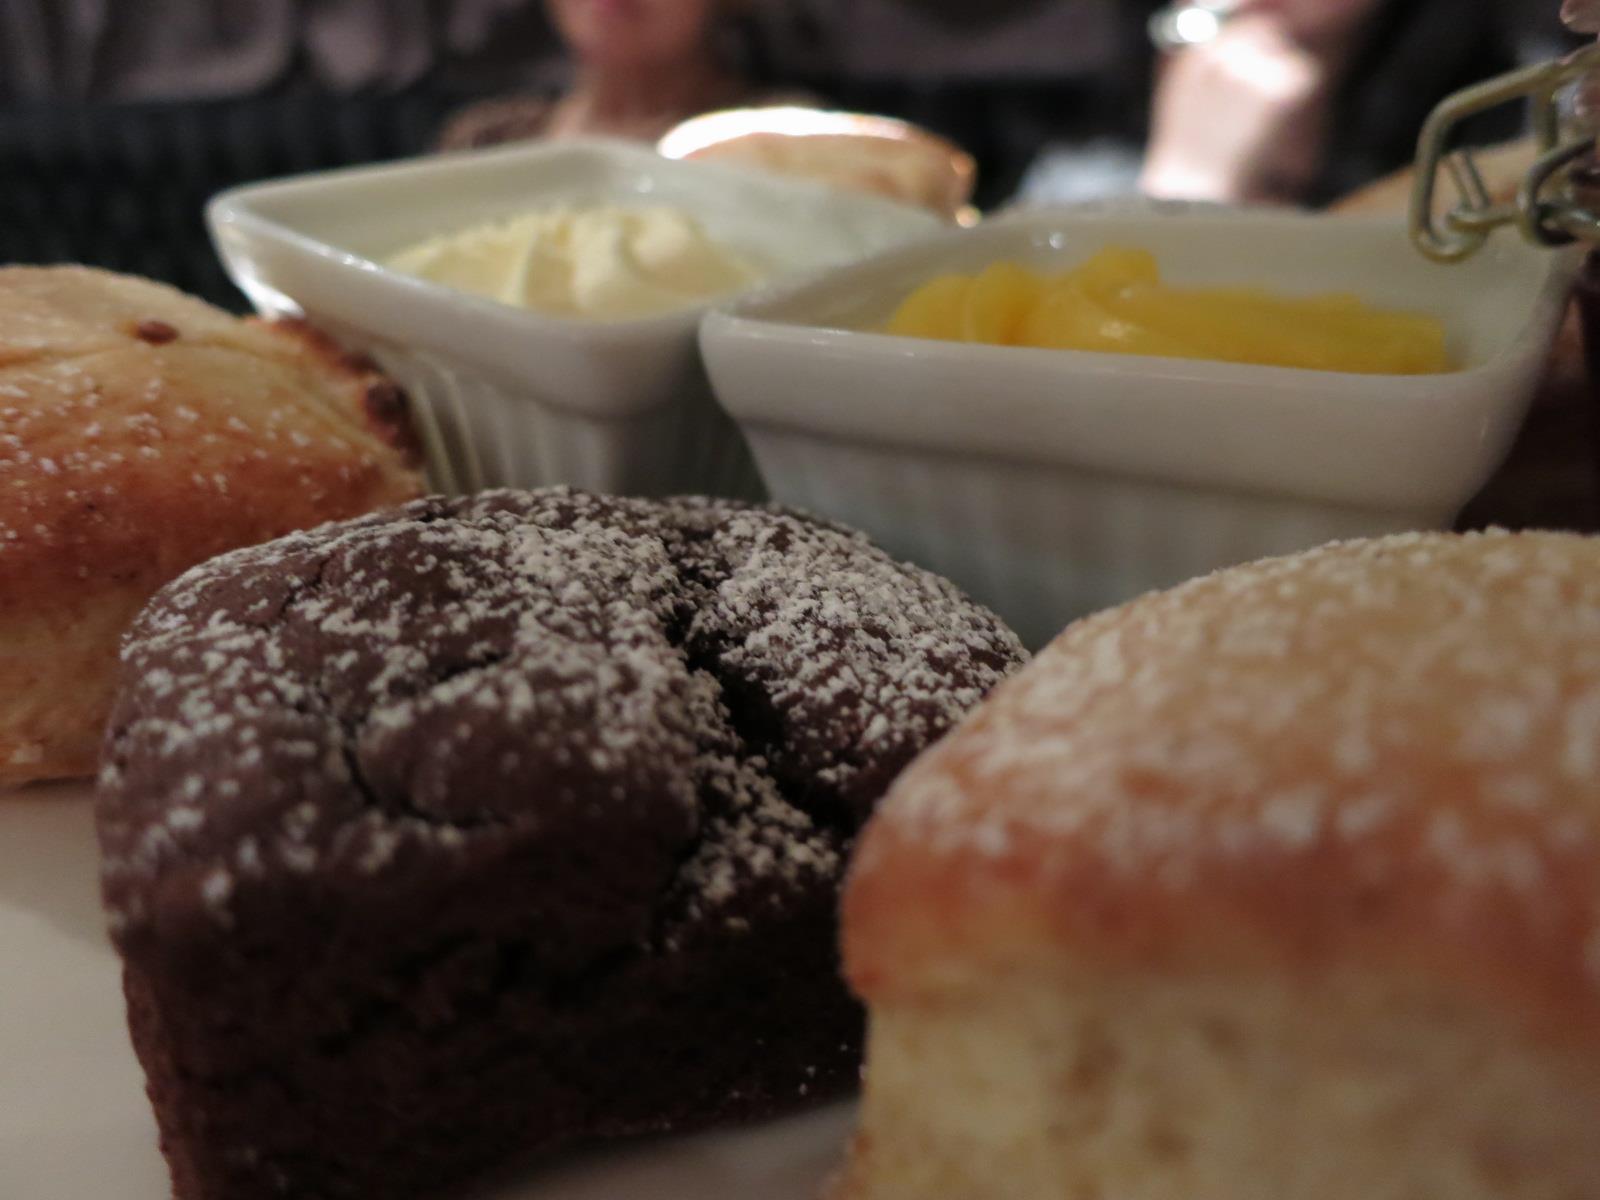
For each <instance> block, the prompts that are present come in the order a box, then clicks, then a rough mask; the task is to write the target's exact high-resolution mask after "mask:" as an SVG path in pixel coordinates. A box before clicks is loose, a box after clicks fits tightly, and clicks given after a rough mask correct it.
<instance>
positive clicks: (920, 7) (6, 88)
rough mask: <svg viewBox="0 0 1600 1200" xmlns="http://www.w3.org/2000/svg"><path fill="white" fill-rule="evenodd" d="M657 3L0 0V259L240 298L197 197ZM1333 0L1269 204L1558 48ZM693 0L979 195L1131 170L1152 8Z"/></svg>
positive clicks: (1334, 186)
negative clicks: (951, 152) (1320, 80)
mask: <svg viewBox="0 0 1600 1200" xmlns="http://www.w3.org/2000/svg"><path fill="white" fill-rule="evenodd" d="M671 2H672V0H570V2H569V3H566V4H563V3H558V2H553V3H551V4H548V5H547V4H545V3H541V2H540V0H140V2H138V3H132V2H127V0H0V261H21V262H56V261H79V262H89V263H95V264H100V265H104V266H108V267H112V268H115V269H119V270H125V271H132V272H136V273H139V274H144V275H149V276H152V277H155V278H158V279H164V280H167V281H170V282H172V283H175V284H177V285H179V286H180V287H183V288H185V289H188V290H190V291H192V292H196V293H198V294H200V295H202V296H205V297H207V298H209V299H211V300H213V301H216V302H219V303H222V304H226V305H228V306H230V307H235V308H237V307H241V302H240V298H239V297H238V296H237V294H236V293H235V292H234V291H233V289H232V288H231V286H230V285H229V284H228V283H227V281H226V279H225V278H224V277H223V275H222V273H221V270H220V268H219V267H218V265H217V264H216V261H215V259H214V257H213V255H212V254H211V252H210V250H209V247H208V245H207V242H206V238H205V233H204V229H203V226H202V224H201V217H200V213H201V209H202V206H203V204H204V202H205V200H206V199H207V198H208V197H210V196H211V195H212V194H214V193H215V192H217V191H218V190H220V189H222V188H225V187H228V186H231V185H233V184H237V183H242V182H246V181H250V180H256V179H261V178H266V177H270V176H275V175H283V174H289V173H293V172H301V171H308V170H314V169H318V168H325V167H333V166H339V165H345V164H351V163H360V162H369V161H375V160H381V159H388V158H395V157H400V156H405V155H412V154H419V153H424V152H427V151H429V150H430V149H432V148H434V147H435V145H436V144H437V140H438V138H439V135H440V131H441V129H442V128H444V127H445V125H446V122H447V121H448V120H449V119H450V117H451V116H452V114H456V113H459V112H460V111H462V110H463V109H469V110H470V108H471V106H472V105H473V104H474V103H476V102H481V101H486V100H491V99H496V98H498V99H500V100H501V101H502V102H503V101H504V100H505V98H507V97H509V98H512V99H513V100H514V101H517V102H522V103H536V102H537V103H543V104H546V105H548V104H549V103H550V102H551V101H553V99H554V98H555V97H558V96H560V95H562V94H563V92H564V91H565V90H566V89H568V88H569V87H572V86H573V84H574V79H575V71H574V68H573V64H572V61H571V59H572V57H573V56H572V54H571V53H569V47H568V46H567V45H566V44H565V42H564V37H563V33H564V32H565V33H570V28H569V27H568V25H567V24H565V23H564V22H566V21H568V19H569V18H570V19H576V18H575V17H573V12H574V11H575V6H578V5H580V4H582V3H589V4H592V5H598V6H600V7H603V8H606V9H607V10H608V12H609V14H610V16H611V17H612V18H613V19H626V18H627V12H628V6H629V5H630V4H635V5H640V6H641V7H640V8H639V10H638V11H639V13H640V14H643V13H644V12H645V11H646V9H648V8H651V7H659V6H661V5H664V4H670V3H671ZM1335 2H1336V0H1306V3H1309V4H1311V5H1315V4H1317V3H1335ZM1337 2H1338V3H1350V4H1351V6H1352V9H1359V10H1360V11H1359V14H1358V16H1356V17H1353V18H1352V25H1351V28H1352V30H1353V32H1352V34H1351V35H1350V36H1349V37H1348V38H1347V39H1346V40H1345V41H1344V42H1343V43H1341V45H1342V49H1341V50H1340V53H1339V56H1338V58H1337V66H1336V68H1334V67H1330V73H1331V74H1330V82H1329V85H1328V88H1327V96H1326V98H1325V104H1324V107H1325V108H1326V110H1327V111H1326V112H1325V113H1324V114H1323V115H1322V116H1321V117H1320V118H1319V120H1320V121H1321V122H1322V124H1321V125H1320V126H1319V127H1318V128H1319V130H1320V131H1319V132H1318V133H1317V135H1316V145H1315V148H1314V153H1313V152H1312V151H1310V150H1309V149H1308V150H1307V161H1308V162H1309V164H1310V167H1309V168H1308V169H1307V170H1304V171H1301V172H1300V173H1298V174H1296V175H1295V176H1294V178H1293V180H1292V181H1291V182H1289V183H1287V184H1286V185H1285V187H1284V189H1283V194H1282V195H1281V196H1277V197H1275V198H1277V199H1281V200H1284V201H1289V202H1298V203H1310V204H1316V203H1320V202H1322V201H1325V200H1327V199H1329V198H1331V197H1333V196H1337V195H1339V194H1342V193H1344V192H1346V191H1348V190H1350V189H1351V188H1353V187H1355V186H1357V185H1359V184H1361V183H1362V182H1364V181H1366V180H1370V179H1372V178H1375V177H1377V176H1380V175H1382V174H1384V173H1386V172H1388V171H1391V170H1393V169H1395V168H1397V167H1399V166H1401V165H1402V164H1403V163H1405V162H1406V161H1407V159H1408V158H1409V156H1410V154H1411V151H1412V148H1413V145H1414V141H1415V135H1416V130H1417V128H1418V126H1419V125H1420V123H1421V120H1422V117H1423V116H1424V115H1425V113H1426V112H1427V110H1428V109H1429V108H1430V107H1431V106H1432V105H1433V104H1434V103H1435V102H1436V101H1437V100H1438V99H1439V98H1440V97H1442V96H1443V95H1444V94H1445V93H1447V92H1449V91H1451V90H1453V89H1454V88H1457V87H1459V86H1461V85H1463V84H1465V83H1468V82H1471V81H1473V80H1476V79H1480V78H1483V77H1485V76H1488V75H1491V74H1494V73H1496V72H1498V71H1502V70H1505V69H1507V68H1508V67H1510V66H1513V65H1515V64H1517V63H1520V62H1526V61H1530V60H1533V59H1536V58H1541V57H1548V56H1550V55H1552V54H1554V53H1557V52H1559V51H1561V50H1562V49H1564V48H1565V47H1566V46H1568V45H1569V44H1570V43H1569V42H1568V41H1567V40H1566V39H1565V36H1564V35H1563V34H1562V32H1561V30H1560V26H1559V22H1558V20H1557V16H1558V14H1557V9H1558V5H1557V4H1556V3H1555V0H1337ZM695 4H696V6H697V11H698V9H706V10H708V12H709V15H708V16H707V17H706V20H707V21H708V22H714V28H715V37H716V39H717V53H718V55H720V56H722V58H723V59H724V60H725V63H726V66H727V68H728V70H729V71H730V72H731V73H733V74H736V75H737V77H738V78H739V79H740V80H741V81H742V84H743V86H746V87H748V88H749V89H750V90H751V92H752V94H758V95H761V94H768V93H771V94H786V93H789V92H794V93H801V94H804V95H806V96H807V97H809V98H811V99H812V102H815V103H820V104H826V105H830V106H836V107H843V108H849V109H857V110H865V111H872V112H881V113H887V114H890V115H894V116H899V117H904V118H907V119H910V120H913V121H916V122H918V123H920V124H923V125H925V126H927V127H929V128H931V129H933V130H936V131H938V132H940V133H942V134H945V135H946V136H948V137H950V138H951V139H953V140H955V141H956V142H958V143H960V144H961V145H962V146H964V147H966V148H967V149H968V150H970V151H971V152H972V153H973V154H974V155H975V156H976V157H977V159H978V162H979V167H980V187H979V194H978V196H977V201H978V203H979V205H980V206H981V207H986V208H988V207H994V206H996V205H999V204H1002V203H1005V202H1007V201H1009V200H1012V199H1014V198H1017V197H1018V196H1020V197H1021V198H1023V199H1060V198H1073V197H1078V196H1083V195H1092V194H1104V193H1106V192H1115V191H1127V190H1132V189H1133V188H1134V187H1136V186H1137V185H1138V183H1139V181H1140V170H1141V163H1142V160H1143V154H1144V149H1145V147H1146V144H1147V139H1148V138H1149V137H1150V133H1151V119H1152V118H1151V113H1152V96H1153V95H1155V94H1156V89H1157V84H1158V75H1159V72H1161V71H1162V70H1165V69H1166V68H1165V67H1163V66H1162V65H1161V63H1160V62H1159V59H1160V56H1159V55H1158V54H1157V52H1156V51H1155V49H1154V48H1153V47H1152V44H1151V40H1150V38H1149V36H1148V33H1147V25H1148V22H1149V19H1150V17H1151V14H1152V13H1153V12H1155V11H1156V10H1157V8H1159V7H1160V6H1159V5H1157V4H1154V3H1146V2H1143V0H988V2H985V3H980V2H977V0H966V2H963V0H788V2H784V3H778V2H773V0H767V2H760V0H731V2H730V0H721V2H719V0H695ZM563 9H565V10H566V12H565V14H564V13H563ZM619 13H620V14H622V15H621V16H620V17H619V16H618V14H619ZM579 15H581V14H579ZM640 19H641V20H642V19H644V18H643V16H641V17H640ZM1183 53H1189V52H1188V51H1184V52H1183ZM1330 61H1331V60H1330ZM538 111H540V112H541V113H544V111H545V110H543V109H540V110H538ZM1219 119H1221V118H1219ZM543 121H547V116H540V117H539V119H538V121H535V122H533V124H532V125H530V126H529V128H535V127H538V125H539V123H540V122H543ZM1286 128H1287V129H1289V131H1290V132H1289V133H1288V134H1287V135H1286V136H1288V137H1289V138H1290V139H1291V140H1292V139H1293V137H1295V136H1296V135H1295V134H1294V132H1293V131H1294V127H1293V126H1286ZM1516 132H1517V131H1516V129H1515V126H1514V124H1506V125H1504V126H1503V127H1499V128H1495V129H1490V130H1486V131H1484V135H1485V137H1497V136H1502V135H1503V136H1510V135H1513V134H1515V133H1516ZM1306 136H1307V137H1310V136H1311V135H1310V134H1307V135H1306Z"/></svg>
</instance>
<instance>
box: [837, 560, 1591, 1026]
mask: <svg viewBox="0 0 1600 1200" xmlns="http://www.w3.org/2000/svg"><path fill="white" fill-rule="evenodd" d="M845 936H846V955H847V962H848V967H849V970H850V972H851V975H852V979H853V981H854V982H855V984H856V985H857V987H858V989H859V990H860V991H861V992H862V994H863V995H864V996H865V997H866V998H867V999H868V1000H869V1001H873V1000H878V999H882V998H884V997H887V996H891V995H898V994H907V993H917V992H928V991H937V990H939V989H941V988H942V987H945V986H947V985H960V984H961V983H962V982H963V981H969V982H970V981H971V980H972V979H974V978H977V977H978V976H979V974H980V973H981V972H984V971H989V970H995V969H1006V968H1008V967H1016V968H1019V969H1025V970H1033V969H1049V964H1050V963H1052V962H1054V963H1057V964H1060V963H1062V962H1064V961H1067V960H1071V961H1073V962H1075V963H1080V964H1081V962H1083V961H1084V960H1093V961H1097V962H1108V961H1111V962H1117V963H1121V964H1123V965H1125V966H1132V967H1135V968H1138V969H1146V968H1148V969H1183V970H1193V969H1201V970H1210V969H1233V968H1240V967H1264V968H1266V969H1268V970H1282V969H1291V970H1302V969H1303V970H1313V971H1314V970H1316V969H1318V968H1319V967H1320V966H1323V965H1327V964H1336V963H1340V962H1344V963H1348V962H1350V961H1352V960H1354V961H1358V962H1360V963H1362V964H1372V965H1375V966H1377V967H1379V968H1380V969H1384V968H1386V967H1388V966H1393V967H1394V968H1395V969H1397V970H1407V971H1419V972H1425V973H1428V974H1430V975H1432V976H1438V975H1441V974H1443V975H1448V976H1450V977H1453V978H1459V979H1461V980H1464V981H1468V982H1470V983H1471V984H1472V985H1474V986H1477V987H1481V988H1482V989H1484V990H1485V991H1486V992H1487V993H1489V994H1492V995H1493V996H1495V997H1497V998H1499V999H1501V1000H1504V1001H1505V1002H1506V1003H1508V1004H1510V1005H1512V1006H1514V1007H1515V1009H1516V1011H1517V1012H1518V1013H1519V1014H1521V1015H1525V1016H1527V1017H1529V1018H1530V1019H1532V1020H1534V1021H1535V1022H1544V1023H1549V1022H1550V1021H1551V1020H1552V1019H1553V1020H1556V1021H1559V1022H1561V1023H1563V1024H1564V1025H1565V1026H1566V1027H1567V1028H1568V1029H1569V1030H1571V1029H1573V1028H1577V1029H1579V1030H1580V1031H1582V1032H1584V1033H1587V1034H1600V539H1593V538H1583V537H1578V536H1572V535H1562V534H1516V535H1512V534H1505V533H1489V534H1482V535H1468V536H1465V537H1458V536H1451V535H1433V534H1426V535H1425V534H1416V535H1403V536H1399V537H1393V538H1388V539H1383V540H1378V541H1370V542H1352V543H1345V544H1340V545H1334V546H1329V547H1325V548H1323V549H1320V550H1316V551H1313V552H1311V553H1308V554H1305V555H1301V556H1297V557H1293V558H1283V559H1275V560H1269V561H1266V562H1262V563H1258V564H1254V565H1251V566H1248V567H1242V568H1237V569H1234V570H1230V571H1224V572H1221V573H1218V574H1216V575H1213V576H1210V577H1208V578H1205V579H1202V580H1197V581H1195V582H1192V583H1189V584H1186V585H1184V586H1182V587H1180V588H1177V589H1175V590H1173V591H1170V592H1166V593H1163V594H1158V595H1152V596H1148V597H1145V598H1143V599H1141V600H1138V601H1135V602H1134V603H1132V604H1130V605H1127V606H1125V607H1124V608H1121V609H1119V610H1116V611H1113V612H1109V613H1105V614H1101V615H1099V616H1096V617H1093V618H1091V619H1089V620H1086V621H1083V622H1080V623H1079V624H1077V625H1075V626H1073V627H1072V628H1070V629H1069V630H1068V631H1067V632H1066V633H1064V634H1063V635H1062V636H1061V637H1060V638H1059V639H1057V641H1056V642H1055V643H1054V644H1053V645H1052V646H1050V647H1049V648H1048V649H1047V650H1045V651H1044V652H1043V653H1042V654H1041V655H1039V657H1038V658H1037V659H1035V661H1034V662H1033V664H1032V665H1031V666H1030V667H1028V668H1027V669H1026V670H1025V671H1024V672H1023V673H1022V674H1021V675H1020V676H1018V677H1017V678H1016V679H1015V680H1013V681H1012V682H1010V683H1009V684H1006V685H1004V686H1002V687H1001V688H1000V689H999V690H998V691H997V692H996V694H995V695H994V696H993V697H992V698H991V699H990V701H989V702H988V703H987V704H986V705H985V706H983V707H982V708H981V709H979V710H978V712H977V713H976V714H975V715H974V716H973V717H972V718H971V719H969V720H968V722H967V723H966V724H965V725H963V726H962V727H961V728H960V729H959V730H958V731H957V732H956V733H955V734H953V735H952V736H951V737H950V738H948V739H947V740H946V741H945V742H944V743H942V744H941V745H940V746H938V747H936V748H935V749H934V750H933V751H932V752H930V753H929V754H928V755H926V756H924V757H923V758H922V759H921V760H919V761H918V762H917V763H916V764H914V765H913V766H912V767H911V769H910V770H909V771H908V772H907V773H906V774H905V775H904V776H902V778H901V780H900V781H899V783H898V784H897V785H896V787H895V788H894V790H893V792H892V793H891V795H890V797H889V799H888V800H887V801H886V802H885V805H884V807H883V809H882V810H881V815H880V816H879V817H878V819H877V820H876V821H875V822H874V823H873V825H872V826H870V827H869V830H868V832H867V834H866V836H865V840H864V843H863V846H862V848H861V851H860V854H859V855H858V858H857V861H856V864H855V868H854V877H853V881H852V884H851V887H850V891H849V893H848V895H847V898H846V935H845Z"/></svg>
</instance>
